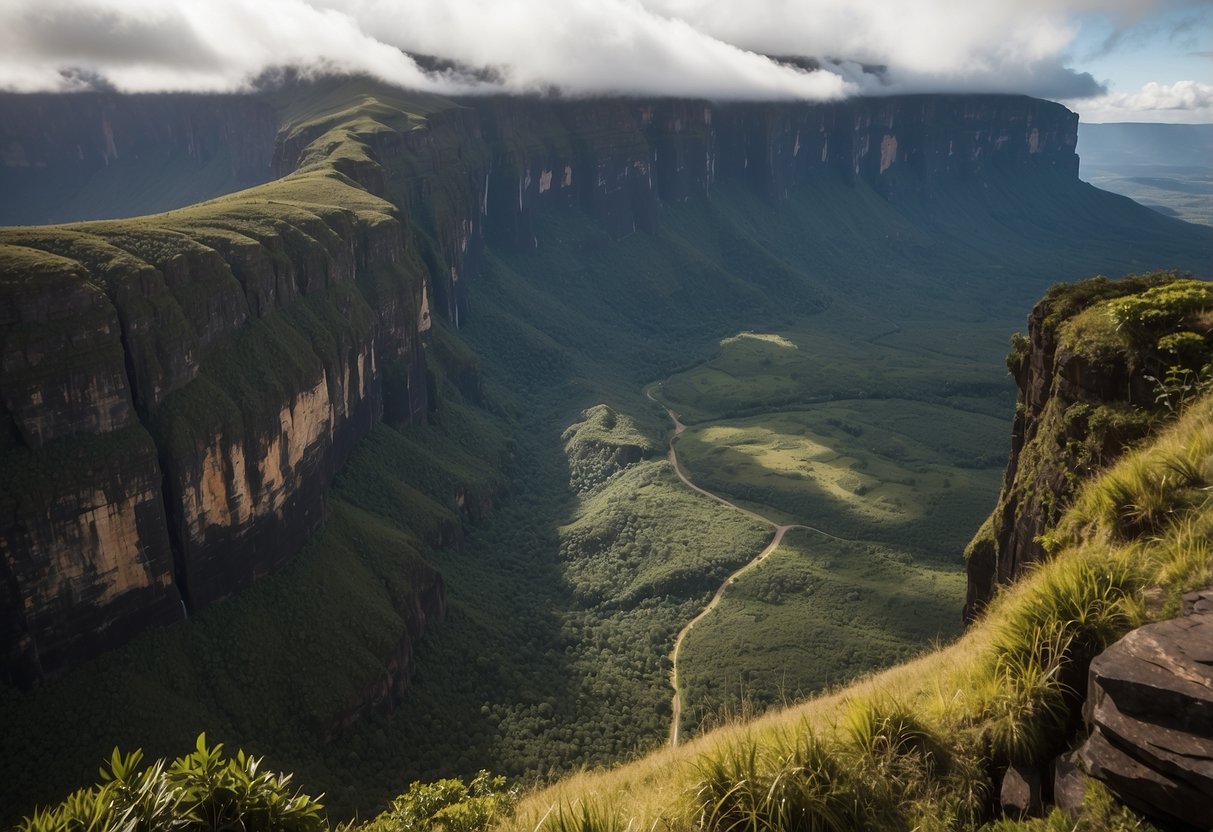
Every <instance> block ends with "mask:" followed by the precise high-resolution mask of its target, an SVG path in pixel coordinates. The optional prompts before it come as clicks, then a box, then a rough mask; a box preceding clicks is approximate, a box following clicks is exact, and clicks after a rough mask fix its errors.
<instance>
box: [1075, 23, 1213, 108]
mask: <svg viewBox="0 0 1213 832" xmlns="http://www.w3.org/2000/svg"><path fill="white" fill-rule="evenodd" d="M1074 20H1075V23H1076V25H1077V26H1078V27H1079V29H1078V33H1077V37H1076V38H1075V39H1074V42H1073V45H1072V46H1071V48H1070V54H1071V65H1072V66H1073V67H1074V68H1075V69H1077V70H1080V71H1085V72H1089V73H1091V75H1092V76H1094V77H1095V79H1096V80H1097V81H1100V82H1102V83H1105V84H1106V85H1107V87H1108V95H1107V96H1104V97H1097V98H1094V99H1090V100H1071V101H1067V102H1066V103H1067V104H1068V105H1069V106H1070V107H1071V109H1075V110H1077V111H1078V112H1079V114H1080V115H1081V116H1082V117H1083V119H1084V120H1086V121H1176V122H1181V121H1186V122H1213V3H1206V4H1193V5H1191V6H1187V7H1185V8H1176V9H1170V10H1167V11H1164V12H1161V13H1158V14H1154V15H1151V16H1148V17H1146V18H1145V19H1143V20H1141V21H1140V22H1138V23H1137V24H1135V25H1132V26H1128V27H1118V26H1117V25H1115V22H1114V20H1113V19H1112V18H1111V17H1109V16H1108V15H1104V14H1092V13H1086V14H1079V15H1075V17H1074ZM1182 82H1192V89H1193V90H1194V96H1195V101H1196V103H1199V102H1200V101H1202V100H1203V101H1204V106H1203V107H1201V106H1196V107H1192V108H1190V109H1166V108H1163V109H1155V108H1154V107H1153V106H1145V105H1158V104H1160V103H1165V94H1164V92H1165V91H1166V90H1172V91H1174V90H1175V85H1176V84H1177V83H1182ZM1150 84H1154V85H1157V90H1158V91H1156V92H1155V94H1154V95H1153V96H1151V95H1150V94H1149V93H1148V92H1144V93H1143V88H1146V87H1147V85H1150ZM1202 87H1203V88H1204V89H1203V97H1202V96H1200V95H1199V93H1200V92H1201V89H1202ZM1181 89H1182V88H1181Z"/></svg>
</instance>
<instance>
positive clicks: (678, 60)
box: [0, 0, 1204, 100]
mask: <svg viewBox="0 0 1213 832" xmlns="http://www.w3.org/2000/svg"><path fill="white" fill-rule="evenodd" d="M1191 2H1204V0H967V2H965V3H957V2H955V0H913V2H910V1H909V0H746V2H739V0H561V2H554V1H553V0H258V2H256V3H246V2H240V1H239V0H206V2H200V0H0V3H2V4H3V6H4V8H5V12H4V20H5V25H4V26H3V27H2V28H0V88H7V89H17V90H36V89H67V88H72V87H75V86H79V85H80V84H81V83H83V82H82V80H81V79H82V78H89V79H94V80H95V79H101V81H103V82H104V83H108V84H111V85H113V86H115V87H117V88H119V89H121V90H126V91H149V90H182V89H192V90H212V91H215V90H237V89H242V88H247V87H248V85H249V84H250V83H251V82H252V79H255V78H256V77H257V76H259V75H261V74H262V73H264V72H266V71H267V70H273V69H277V68H282V67H291V68H295V69H298V70H301V71H304V72H363V73H368V74H371V75H374V76H376V77H379V78H382V79H385V80H388V81H391V82H393V83H397V84H401V85H404V86H409V87H417V88H421V89H427V90H432V91H436V92H451V93H453V92H467V91H476V89H485V88H489V89H497V90H500V89H505V90H508V91H515V92H516V91H545V92H546V91H549V90H552V89H559V90H560V91H562V92H564V93H566V94H574V95H576V94H611V93H639V94H649V95H660V94H664V95H681V96H705V97H714V98H805V99H814V100H820V99H829V98H837V97H840V96H843V95H846V94H850V93H854V92H859V91H873V90H875V91H882V92H900V91H926V90H981V91H996V92H1027V93H1031V94H1036V95H1042V96H1046V97H1057V98H1063V97H1078V96H1089V95H1092V94H1095V93H1097V92H1101V91H1102V89H1101V88H1100V86H1099V85H1098V84H1097V83H1096V82H1095V80H1094V79H1093V78H1091V76H1089V75H1087V74H1085V73H1077V72H1075V71H1073V70H1072V69H1069V68H1067V66H1066V62H1067V50H1068V49H1069V48H1070V46H1071V44H1072V43H1073V40H1074V37H1075V33H1076V29H1075V24H1074V22H1073V21H1074V18H1073V15H1074V14H1075V13H1078V12H1097V13H1102V14H1104V15H1106V16H1108V17H1110V18H1112V19H1114V20H1115V21H1117V22H1118V23H1124V24H1128V23H1132V22H1134V20H1135V19H1136V18H1135V15H1136V16H1139V15H1142V14H1145V13H1147V12H1148V10H1150V9H1155V8H1161V7H1164V6H1168V7H1169V6H1174V5H1176V4H1180V5H1182V4H1184V3H1191ZM401 50H405V51H408V52H412V53H415V54H425V55H432V56H438V57H442V58H447V59H451V60H454V61H457V62H459V63H461V64H463V65H465V66H467V67H471V68H488V69H490V70H491V71H492V72H493V73H494V75H493V77H494V78H495V79H496V81H495V82H494V83H492V84H486V83H485V82H480V83H479V84H477V83H473V82H469V81H467V80H466V77H464V78H463V80H460V79H457V78H454V77H452V76H450V75H434V74H426V73H424V72H423V71H422V70H421V69H420V68H419V67H418V66H417V64H416V63H415V62H414V61H413V60H412V59H410V58H409V57H408V56H407V55H405V54H402V52H401ZM772 54H773V55H786V56H804V57H812V58H818V59H842V60H846V61H852V62H862V63H865V64H869V65H880V66H882V67H885V68H886V69H885V72H884V73H883V74H882V76H881V78H880V79H879V80H877V79H876V77H875V76H873V75H871V74H866V73H863V72H860V71H858V67H857V65H855V64H849V65H845V66H839V65H835V64H832V63H828V62H827V63H826V64H825V65H824V66H825V69H824V70H823V71H818V72H805V71H803V70H800V69H797V68H796V67H794V66H789V65H786V64H782V63H778V62H776V61H772V60H771V59H769V58H767V57H765V55H772Z"/></svg>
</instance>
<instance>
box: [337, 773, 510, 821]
mask: <svg viewBox="0 0 1213 832" xmlns="http://www.w3.org/2000/svg"><path fill="white" fill-rule="evenodd" d="M518 796H519V788H518V786H512V787H510V788H508V789H507V788H506V785H505V778H504V777H501V776H496V777H495V776H493V775H491V774H489V773H488V772H487V771H483V770H481V771H480V772H478V773H477V774H476V776H475V777H473V778H472V780H471V782H470V783H465V782H463V781H462V780H458V779H454V778H451V779H446V780H439V781H437V782H435V783H420V782H414V783H413V784H412V785H410V786H409V790H408V791H407V792H405V793H404V794H402V795H400V796H399V797H397V798H396V799H395V800H393V801H392V805H391V806H390V807H389V808H388V810H387V811H385V812H383V813H382V814H380V815H379V817H377V818H375V819H374V820H373V821H371V822H370V823H368V824H366V825H364V826H362V827H359V829H360V832H428V831H429V830H431V829H443V830H445V831H446V832H483V830H486V829H488V828H489V826H490V825H492V824H493V823H494V822H497V821H500V820H502V819H505V818H508V817H509V816H510V815H512V814H513V812H514V807H515V806H516V805H517V803H518Z"/></svg>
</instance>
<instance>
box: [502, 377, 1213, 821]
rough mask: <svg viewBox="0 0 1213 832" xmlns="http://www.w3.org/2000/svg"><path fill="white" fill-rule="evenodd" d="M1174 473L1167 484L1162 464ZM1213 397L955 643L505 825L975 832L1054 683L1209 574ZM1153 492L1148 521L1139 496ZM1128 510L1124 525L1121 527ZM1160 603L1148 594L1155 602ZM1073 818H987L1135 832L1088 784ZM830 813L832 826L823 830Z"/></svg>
mask: <svg viewBox="0 0 1213 832" xmlns="http://www.w3.org/2000/svg"><path fill="white" fill-rule="evenodd" d="M1180 460H1184V461H1186V463H1187V465H1188V474H1187V478H1186V479H1184V480H1183V481H1181V482H1180V483H1179V484H1178V485H1177V487H1174V488H1172V487H1170V485H1168V486H1167V487H1162V488H1160V487H1159V485H1160V483H1162V482H1163V481H1164V480H1165V481H1166V482H1167V483H1168V484H1173V480H1171V479H1169V477H1172V476H1173V471H1174V468H1175V466H1176V465H1177V464H1178V462H1179V461H1180ZM1210 483H1213V398H1209V397H1205V398H1202V399H1201V400H1200V401H1198V402H1196V403H1194V404H1193V405H1192V406H1190V407H1189V408H1188V409H1187V411H1186V412H1185V413H1184V414H1183V415H1182V416H1181V418H1180V419H1179V421H1178V422H1177V423H1176V424H1175V425H1173V426H1172V427H1170V428H1168V429H1166V430H1164V431H1162V432H1161V433H1159V434H1158V435H1157V436H1155V437H1153V438H1152V439H1151V440H1150V441H1148V442H1147V443H1146V444H1145V445H1143V446H1142V447H1141V448H1140V449H1138V450H1136V451H1132V452H1130V453H1129V454H1127V455H1126V456H1125V457H1124V458H1123V459H1122V460H1121V461H1120V462H1118V463H1116V464H1114V465H1113V466H1112V467H1111V468H1110V469H1109V471H1108V472H1107V474H1105V475H1103V476H1099V477H1095V478H1092V479H1091V480H1090V481H1089V482H1088V483H1086V484H1085V485H1084V487H1083V488H1082V490H1081V492H1080V494H1079V497H1078V499H1077V500H1076V501H1075V502H1074V505H1073V507H1072V508H1071V509H1070V510H1069V511H1068V512H1067V513H1066V514H1065V516H1064V518H1063V520H1062V522H1061V524H1060V525H1059V526H1058V527H1057V529H1056V531H1055V532H1054V533H1053V534H1052V535H1051V537H1050V551H1051V552H1052V555H1051V557H1050V559H1049V560H1048V561H1047V562H1045V563H1043V564H1042V565H1041V566H1040V567H1039V568H1037V569H1036V570H1034V571H1032V572H1030V573H1029V574H1027V575H1026V576H1025V577H1024V578H1023V579H1022V580H1021V581H1020V582H1018V583H1017V584H1014V585H1012V586H1011V587H1009V588H1007V589H1006V590H1005V591H1004V592H1003V593H1002V594H1001V595H1000V596H999V597H998V598H996V599H995V601H994V602H993V604H992V605H991V607H990V609H989V611H988V613H987V614H986V616H985V617H984V618H983V619H982V620H980V621H979V622H978V623H977V624H976V625H975V626H974V627H972V628H971V629H970V630H969V631H968V632H967V633H966V634H965V635H964V636H963V637H962V638H961V639H960V640H959V641H957V642H956V643H955V644H953V645H951V646H949V647H945V648H942V649H940V650H938V651H936V652H934V653H932V654H930V655H927V656H924V657H922V658H920V659H917V660H915V661H912V662H908V663H906V664H903V665H901V666H898V667H896V668H894V669H892V670H889V671H887V672H885V673H882V674H879V675H875V676H872V677H870V678H868V679H865V680H863V681H861V682H858V683H855V684H853V685H851V686H850V687H847V688H844V689H842V690H839V691H837V692H836V693H833V694H831V695H829V696H823V697H819V698H817V699H812V700H809V701H806V702H803V703H800V704H797V705H793V706H792V707H789V708H788V709H786V710H784V711H782V712H779V713H773V714H769V715H768V716H766V717H764V718H762V719H759V720H756V721H754V722H752V723H749V724H744V725H726V726H724V727H722V728H720V729H718V730H716V731H714V732H712V733H710V734H707V735H705V736H704V737H702V738H701V739H700V740H698V741H697V742H695V743H691V744H688V745H687V746H684V747H682V748H679V749H677V750H665V751H662V752H660V753H658V754H654V755H652V756H650V757H647V758H645V759H644V760H640V761H638V762H636V763H633V764H631V765H628V766H624V767H621V768H619V769H615V770H613V771H609V772H599V773H595V774H591V775H582V776H579V777H574V778H571V779H569V780H567V781H564V782H562V783H558V784H556V785H554V786H552V787H550V788H548V789H546V790H543V791H539V792H536V793H534V794H532V795H530V796H528V797H526V798H525V799H524V800H523V802H522V803H521V805H520V807H519V811H518V813H517V816H516V820H515V821H514V822H512V823H511V824H509V825H508V828H510V829H518V830H522V829H530V828H531V827H532V825H533V824H534V821H535V819H536V818H537V817H539V816H541V815H543V814H544V813H545V812H547V811H549V810H550V808H551V807H553V806H558V805H564V804H570V803H574V802H576V801H578V800H579V799H581V798H582V797H583V796H585V795H591V794H592V795H594V798H595V799H596V800H597V801H598V802H599V804H600V805H601V806H602V807H603V810H602V811H603V812H605V813H615V814H618V815H619V816H620V817H621V818H623V819H624V822H626V823H629V824H631V825H632V826H633V827H634V828H649V827H650V826H653V825H659V826H661V825H664V826H665V827H667V828H672V829H691V828H700V829H702V828H705V827H710V828H712V829H737V828H752V829H788V828H815V827H814V824H817V825H818V826H819V827H821V828H840V829H860V828H869V827H870V826H872V825H873V824H874V825H876V826H877V827H878V828H882V829H906V830H908V829H940V830H942V829H973V828H976V827H978V826H980V825H981V824H982V823H983V822H984V821H985V820H986V819H987V817H988V816H987V814H986V813H987V809H986V808H985V807H986V805H987V801H988V799H989V797H990V795H991V794H992V790H993V789H994V786H995V784H994V782H993V781H992V779H991V778H992V775H991V772H996V771H997V770H998V769H999V767H1000V766H1002V765H1006V764H1008V763H1010V762H1013V761H1019V762H1024V763H1028V764H1031V765H1040V764H1042V763H1044V762H1045V761H1047V760H1049V759H1051V757H1052V756H1053V755H1055V754H1057V753H1060V752H1062V751H1064V750H1065V748H1066V743H1067V742H1068V739H1069V736H1068V728H1069V726H1070V725H1072V724H1073V721H1074V720H1075V717H1076V714H1075V707H1076V704H1077V702H1076V699H1075V695H1074V691H1073V688H1072V687H1071V684H1070V681H1069V680H1074V682H1076V683H1077V682H1079V681H1080V680H1081V679H1082V678H1083V675H1084V673H1085V662H1086V661H1087V660H1089V658H1090V657H1091V656H1093V655H1094V654H1095V653H1096V652H1098V651H1099V650H1101V649H1102V648H1103V647H1104V646H1106V645H1107V644H1109V643H1111V642H1112V641H1114V640H1116V639H1117V638H1119V637H1120V636H1121V635H1123V634H1124V633H1125V632H1126V631H1127V630H1128V629H1129V628H1131V627H1134V626H1136V625H1138V624H1140V623H1142V622H1143V621H1145V620H1149V619H1151V618H1155V617H1159V616H1166V615H1171V614H1174V613H1175V611H1176V602H1177V600H1178V597H1179V595H1180V594H1181V593H1182V592H1183V591H1185V590H1187V589H1190V588H1193V587H1197V586H1203V585H1206V584H1207V583H1208V582H1209V580H1210V579H1211V578H1213V560H1211V559H1210V554H1211V552H1210V548H1209V539H1210V538H1209V533H1210V531H1213V528H1211V524H1213V511H1210V510H1209V509H1210V506H1209V503H1208V492H1207V491H1205V490H1204V489H1206V488H1207V487H1208V485H1209V484H1210ZM1151 494H1154V495H1156V496H1155V499H1154V508H1153V510H1152V512H1151V515H1150V518H1151V519H1150V522H1148V523H1143V522H1140V517H1139V514H1138V512H1139V506H1140V505H1141V504H1142V501H1143V500H1145V499H1148V498H1149V495H1151ZM1126 521H1128V522H1126ZM1160 599H1161V601H1162V603H1161V604H1160V603H1159V600H1160ZM1085 808H1086V811H1087V815H1086V817H1085V819H1084V820H1082V821H1081V822H1079V824H1078V826H1074V825H1073V824H1074V822H1073V821H1067V822H1066V823H1067V825H1065V826H1064V827H1063V826H1061V823H1062V818H1061V816H1059V815H1057V814H1054V815H1051V816H1050V817H1049V818H1046V819H1043V820H1038V821H1029V822H1025V823H1022V824H1020V823H1012V822H1009V821H1002V822H999V823H996V824H994V825H993V826H991V827H990V828H991V829H997V830H1004V829H1005V830H1011V829H1033V830H1047V829H1054V828H1057V829H1060V828H1066V829H1071V828H1079V829H1124V830H1129V829H1148V828H1149V826H1148V825H1147V824H1144V823H1143V822H1141V821H1140V820H1139V819H1138V818H1136V817H1135V816H1134V815H1133V814H1132V813H1131V812H1129V811H1127V810H1125V809H1123V808H1121V807H1118V806H1116V805H1115V804H1114V803H1113V802H1111V801H1110V800H1109V799H1108V797H1107V794H1106V792H1104V791H1103V790H1102V789H1100V788H1098V787H1093V788H1091V789H1089V791H1088V797H1087V801H1086V807H1085ZM829 824H834V825H833V826H830V825H829Z"/></svg>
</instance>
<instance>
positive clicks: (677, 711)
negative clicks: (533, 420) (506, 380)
mask: <svg viewBox="0 0 1213 832" xmlns="http://www.w3.org/2000/svg"><path fill="white" fill-rule="evenodd" d="M645 395H646V396H648V397H649V400H650V401H652V402H653V403H654V404H657V405H660V406H661V407H662V408H663V409H664V410H665V412H666V415H668V416H669V417H670V421H671V422H673V423H674V435H673V436H671V437H670V451H669V454H667V458H668V459H669V460H670V465H672V466H673V468H674V473H675V474H677V475H678V479H680V480H682V484H683V485H685V486H686V487H687V488H689V489H691V490H692V491H694V492H696V493H697V494H702V495H703V496H705V497H707V498H708V499H710V500H715V501H716V502H718V503H720V504H721V505H724V506H728V507H729V508H731V509H734V510H736V511H740V512H741V513H742V514H744V515H745V516H746V517H749V518H750V519H751V520H755V521H757V522H759V523H763V524H765V525H767V526H770V527H771V528H773V529H774V530H775V536H774V537H773V538H771V542H770V543H768V544H767V545H766V548H765V549H763V550H762V551H761V552H759V553H758V554H757V555H755V556H754V559H753V560H751V561H749V562H748V563H746V564H745V565H744V566H742V567H741V568H740V569H738V570H737V571H736V572H734V573H733V574H731V575H729V577H727V578H725V579H724V583H722V584H721V585H720V587H719V588H718V589H717V590H716V594H715V595H713V596H712V600H711V601H709V602H708V605H707V606H706V607H704V608H703V609H702V610H701V611H700V613H699V615H697V616H695V617H694V618H692V619H691V620H690V621H688V622H687V624H686V626H685V627H683V628H682V629H681V630H679V631H678V637H677V638H676V639H674V649H673V650H672V651H671V652H670V668H671V669H670V686H671V687H672V688H674V695H673V698H672V699H671V700H670V705H671V710H672V711H673V716H672V717H671V722H670V745H671V746H676V745H678V738H679V736H678V735H679V731H680V725H681V723H682V694H681V692H680V690H679V685H678V657H679V655H680V654H681V653H682V643H683V641H685V640H686V637H687V633H689V632H691V628H692V627H694V626H695V625H696V624H698V623H699V622H700V621H702V620H703V619H704V618H705V617H706V616H707V615H708V613H710V612H711V611H712V610H714V609H716V605H717V604H719V603H720V599H721V598H723V597H724V593H725V590H727V589H728V588H729V586H730V584H732V583H733V582H734V581H736V580H737V579H738V578H740V577H741V576H742V575H744V574H745V573H746V572H749V571H750V570H751V569H753V568H754V567H756V566H758V564H760V563H762V562H763V561H764V560H766V559H767V557H768V556H769V555H770V554H771V553H772V552H774V551H775V550H776V549H778V548H779V544H780V543H782V542H783V536H784V535H785V534H787V533H788V532H789V531H790V530H792V529H805V530H807V531H811V532H816V533H817V534H820V535H822V536H824V537H828V538H830V539H831V540H838V541H841V542H844V543H845V542H848V541H847V540H846V538H842V537H835V536H834V535H832V534H830V533H829V532H826V531H822V530H821V529H818V528H814V527H813V526H805V525H801V524H799V523H787V524H780V523H776V522H775V521H774V520H771V519H770V518H769V517H763V516H762V515H761V514H759V513H758V512H755V511H751V510H750V509H748V508H744V507H742V506H739V505H737V504H736V503H734V502H732V501H731V500H726V499H725V498H724V497H721V496H720V495H719V494H713V493H712V492H711V491H708V490H706V489H704V488H700V487H699V486H698V485H696V484H695V483H693V482H691V479H690V477H688V476H687V474H686V471H684V470H683V469H682V465H681V464H680V463H679V462H678V451H677V449H676V443H677V441H678V437H679V436H681V435H682V432H683V431H685V430H686V429H687V426H686V425H684V424H683V423H682V421H681V420H679V418H678V414H677V413H675V412H674V411H673V410H670V408H668V407H666V406H665V405H664V404H662V403H661V402H659V401H657V399H655V398H654V397H653V393H652V391H651V390H646V391H645Z"/></svg>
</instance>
